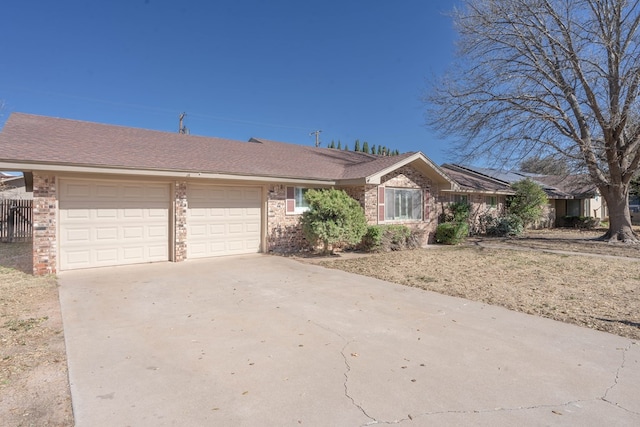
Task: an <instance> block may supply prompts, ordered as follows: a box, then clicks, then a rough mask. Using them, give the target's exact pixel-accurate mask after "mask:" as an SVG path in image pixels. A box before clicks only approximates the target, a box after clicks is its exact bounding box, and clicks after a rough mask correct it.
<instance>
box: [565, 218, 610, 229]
mask: <svg viewBox="0 0 640 427" xmlns="http://www.w3.org/2000/svg"><path fill="white" fill-rule="evenodd" d="M560 222H561V226H562V227H571V228H584V229H587V230H590V229H592V228H596V227H597V226H598V225H600V220H599V219H598V218H594V217H592V216H564V217H562V221H560Z"/></svg>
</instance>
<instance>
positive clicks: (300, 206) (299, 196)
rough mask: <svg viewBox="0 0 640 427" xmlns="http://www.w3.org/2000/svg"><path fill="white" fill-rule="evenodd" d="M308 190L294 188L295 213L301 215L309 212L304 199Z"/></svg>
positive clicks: (307, 204)
mask: <svg viewBox="0 0 640 427" xmlns="http://www.w3.org/2000/svg"><path fill="white" fill-rule="evenodd" d="M308 190H309V189H308V188H302V187H295V190H294V200H295V213H303V212H305V211H308V210H309V203H307V200H306V199H305V198H304V195H305V193H306V192H307V191H308Z"/></svg>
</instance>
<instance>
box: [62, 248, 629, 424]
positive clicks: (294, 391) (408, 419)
mask: <svg viewBox="0 0 640 427" xmlns="http://www.w3.org/2000/svg"><path fill="white" fill-rule="evenodd" d="M469 280H472V279H471V278H469ZM60 300H61V304H62V314H63V319H64V329H65V338H66V343H67V353H68V357H69V376H70V383H71V392H72V399H73V409H74V413H75V417H76V422H77V426H79V427H84V426H287V425H291V426H299V425H303V426H304V425H306V426H365V425H372V424H384V423H401V424H402V425H415V426H422V425H438V426H440V425H480V426H513V425H572V426H575V425H581V426H588V425H593V426H602V425H616V426H623V425H629V426H632V425H633V426H637V425H640V397H639V395H640V393H639V392H640V363H639V360H640V346H639V345H637V344H635V343H633V342H632V341H631V340H628V339H624V338H620V337H617V336H615V335H610V334H606V333H602V332H597V331H592V330H589V329H586V328H579V327H576V326H571V325H567V324H563V323H559V322H554V321H551V320H547V319H542V318H538V317H534V316H528V315H524V314H519V313H515V312H511V311H508V310H505V309H501V308H497V307H492V306H488V305H485V304H480V303H475V302H470V301H467V300H464V299H458V298H452V297H447V296H442V295H438V294H434V293H430V292H425V291H421V290H418V289H414V288H408V287H404V286H399V285H395V284H392V283H388V282H383V281H380V280H376V279H370V278H366V277H361V276H356V275H353V274H348V273H344V272H341V271H336V270H330V269H324V268H322V267H318V266H314V265H307V264H302V263H299V262H297V261H294V260H291V259H287V258H281V257H273V256H266V255H252V256H242V257H228V258H216V259H208V260H199V261H189V262H184V263H178V264H174V263H161V264H150V265H136V266H129V267H117V268H102V269H94V270H85V271H73V272H65V273H62V274H60Z"/></svg>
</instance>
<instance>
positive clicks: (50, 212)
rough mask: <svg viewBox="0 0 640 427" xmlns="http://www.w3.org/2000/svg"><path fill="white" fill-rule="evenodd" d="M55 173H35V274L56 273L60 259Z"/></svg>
mask: <svg viewBox="0 0 640 427" xmlns="http://www.w3.org/2000/svg"><path fill="white" fill-rule="evenodd" d="M57 207H58V196H57V186H56V177H55V175H44V174H39V173H36V172H34V174H33V274H35V275H37V276H42V275H45V274H55V273H56V265H57V259H58V242H57V235H56V230H57Z"/></svg>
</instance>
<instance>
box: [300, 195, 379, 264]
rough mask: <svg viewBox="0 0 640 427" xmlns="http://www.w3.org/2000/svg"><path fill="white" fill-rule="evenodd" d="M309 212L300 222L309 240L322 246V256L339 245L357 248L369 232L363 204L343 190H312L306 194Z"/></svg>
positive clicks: (303, 215)
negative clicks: (345, 244)
mask: <svg viewBox="0 0 640 427" xmlns="http://www.w3.org/2000/svg"><path fill="white" fill-rule="evenodd" d="M304 197H305V199H306V200H307V202H308V203H309V210H308V211H306V212H305V213H304V214H302V218H301V219H300V222H301V223H302V230H303V232H304V235H305V237H306V239H307V240H308V241H309V242H310V243H311V244H312V245H317V244H318V243H322V247H323V253H325V254H326V253H329V246H332V247H333V246H334V245H336V244H340V243H347V244H352V245H355V244H357V243H359V242H360V241H361V240H362V236H364V235H365V233H366V232H367V219H366V217H365V215H364V210H363V209H362V207H361V206H360V204H359V203H358V202H357V201H356V200H354V199H352V198H351V197H349V195H348V194H347V193H345V192H344V191H343V190H336V189H334V188H331V189H326V190H312V189H311V190H309V191H307V192H306V193H305V196H304Z"/></svg>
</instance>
